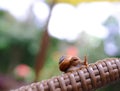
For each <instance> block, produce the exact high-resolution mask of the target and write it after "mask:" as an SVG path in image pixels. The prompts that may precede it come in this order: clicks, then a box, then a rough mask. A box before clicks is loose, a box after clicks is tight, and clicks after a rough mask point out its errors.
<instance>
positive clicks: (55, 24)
mask: <svg viewBox="0 0 120 91" xmlns="http://www.w3.org/2000/svg"><path fill="white" fill-rule="evenodd" d="M105 6H106V7H105ZM112 7H113V6H112V4H111V3H84V4H80V5H78V6H77V7H74V6H72V5H69V4H57V5H56V6H55V7H54V8H53V11H52V16H51V19H50V23H49V27H48V29H49V33H50V35H52V36H54V37H56V38H59V39H66V40H75V39H76V38H77V37H78V35H79V34H80V33H81V32H82V31H84V32H86V33H87V34H90V35H92V36H96V37H98V38H106V37H107V35H108V30H107V29H106V28H105V27H104V26H103V25H102V23H103V22H104V21H105V19H107V18H108V16H109V15H110V14H112V12H113V11H114V10H113V8H112ZM109 9H110V10H109Z"/></svg>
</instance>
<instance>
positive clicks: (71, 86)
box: [11, 58, 120, 91]
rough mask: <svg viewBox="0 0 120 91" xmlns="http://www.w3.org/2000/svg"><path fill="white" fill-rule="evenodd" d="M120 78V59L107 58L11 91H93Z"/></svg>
mask: <svg viewBox="0 0 120 91" xmlns="http://www.w3.org/2000/svg"><path fill="white" fill-rule="evenodd" d="M119 79H120V59H118V58H107V59H104V60H100V61H98V62H96V63H94V64H90V65H89V66H88V67H86V68H82V69H81V70H77V71H75V72H72V73H66V74H62V75H61V76H58V77H54V78H51V79H49V80H46V81H42V82H37V83H32V84H31V85H28V86H23V87H21V88H19V89H16V90H11V91H93V90H95V89H97V88H100V87H103V86H105V85H108V84H110V83H113V82H115V81H118V80H119Z"/></svg>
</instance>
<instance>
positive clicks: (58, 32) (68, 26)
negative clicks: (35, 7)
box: [48, 4, 81, 40]
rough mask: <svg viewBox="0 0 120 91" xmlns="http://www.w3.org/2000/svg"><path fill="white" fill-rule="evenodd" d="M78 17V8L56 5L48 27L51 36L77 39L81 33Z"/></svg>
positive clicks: (68, 5)
mask: <svg viewBox="0 0 120 91" xmlns="http://www.w3.org/2000/svg"><path fill="white" fill-rule="evenodd" d="M76 15H77V11H76V8H75V7H74V6H72V5H70V4H57V5H55V6H54V8H53V11H52V16H51V19H50V22H49V26H48V29H49V33H50V35H52V36H54V37H57V38H59V39H67V40H74V39H76V38H77V35H78V34H79V33H80V32H81V30H79V28H78V27H79V26H78V25H77V24H78V23H79V22H78V21H77V19H78V17H76Z"/></svg>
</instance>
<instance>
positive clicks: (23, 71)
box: [15, 64, 30, 77]
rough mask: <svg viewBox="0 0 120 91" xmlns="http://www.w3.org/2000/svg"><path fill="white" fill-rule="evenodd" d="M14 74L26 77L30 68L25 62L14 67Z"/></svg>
mask: <svg viewBox="0 0 120 91" xmlns="http://www.w3.org/2000/svg"><path fill="white" fill-rule="evenodd" d="M15 71H16V74H17V75H18V76H20V77H26V76H27V75H29V73H30V68H29V66H27V65H26V64H20V65H18V66H17V67H16V68H15Z"/></svg>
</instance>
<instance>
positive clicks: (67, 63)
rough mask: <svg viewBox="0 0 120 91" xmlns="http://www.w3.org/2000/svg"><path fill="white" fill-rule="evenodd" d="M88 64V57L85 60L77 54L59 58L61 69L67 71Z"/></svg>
mask: <svg viewBox="0 0 120 91" xmlns="http://www.w3.org/2000/svg"><path fill="white" fill-rule="evenodd" d="M87 66H88V62H87V59H86V57H85V59H84V61H82V60H81V59H80V58H79V57H77V56H62V57H61V58H60V60H59V69H60V70H61V71H62V72H65V73H67V72H73V71H75V70H79V69H81V68H83V67H87Z"/></svg>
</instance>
